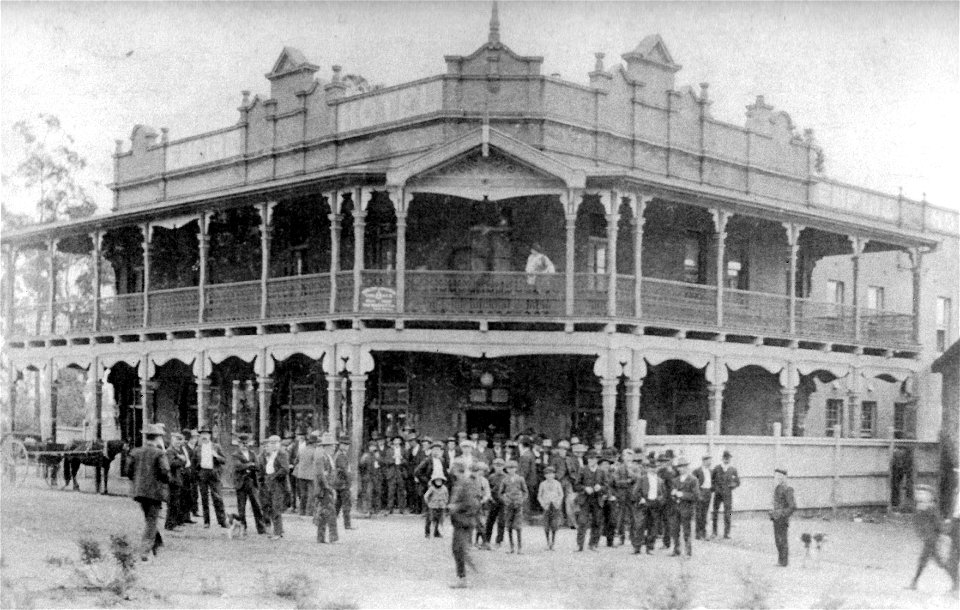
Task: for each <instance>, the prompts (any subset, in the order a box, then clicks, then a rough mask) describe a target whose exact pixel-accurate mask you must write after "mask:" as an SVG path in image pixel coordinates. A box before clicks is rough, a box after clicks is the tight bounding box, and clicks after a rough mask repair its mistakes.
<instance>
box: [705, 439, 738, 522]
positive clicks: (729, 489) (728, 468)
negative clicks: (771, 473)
mask: <svg viewBox="0 0 960 610" xmlns="http://www.w3.org/2000/svg"><path fill="white" fill-rule="evenodd" d="M732 457H733V456H732V455H731V454H730V452H729V451H724V452H723V462H721V463H720V464H717V466H716V467H715V468H714V469H713V472H712V473H711V482H712V483H713V538H716V537H717V515H718V513H719V511H720V505H721V504H723V537H724V538H729V537H730V521H731V513H732V512H733V490H734V489H736V488H737V487H739V486H740V475H738V474H737V469H736V468H734V467H733V466H732V465H731V464H730V459H731V458H732Z"/></svg>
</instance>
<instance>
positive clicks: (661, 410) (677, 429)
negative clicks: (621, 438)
mask: <svg viewBox="0 0 960 610" xmlns="http://www.w3.org/2000/svg"><path fill="white" fill-rule="evenodd" d="M647 371H648V372H647V376H646V377H644V379H643V389H642V391H641V395H640V418H641V419H645V420H647V432H648V433H649V434H703V433H704V431H705V430H706V422H707V420H708V419H709V418H710V410H709V404H708V400H707V380H706V377H705V369H698V368H695V367H694V366H693V365H692V364H690V363H688V362H684V361H683V360H667V361H665V362H663V363H661V364H658V365H656V366H649V367H648V369H647Z"/></svg>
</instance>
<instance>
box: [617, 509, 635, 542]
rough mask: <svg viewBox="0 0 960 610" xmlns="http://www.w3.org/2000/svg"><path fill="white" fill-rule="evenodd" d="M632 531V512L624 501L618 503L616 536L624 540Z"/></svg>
mask: <svg viewBox="0 0 960 610" xmlns="http://www.w3.org/2000/svg"><path fill="white" fill-rule="evenodd" d="M632 531H633V511H632V510H630V505H629V503H628V502H626V501H622V502H620V515H619V518H618V519H617V536H620V538H621V539H623V538H626V536H627V535H628V534H630V533H631V532H632Z"/></svg>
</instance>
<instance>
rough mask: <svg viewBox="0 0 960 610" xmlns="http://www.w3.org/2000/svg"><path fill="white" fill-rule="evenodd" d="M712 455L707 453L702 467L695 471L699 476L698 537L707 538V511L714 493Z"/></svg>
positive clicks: (703, 458)
mask: <svg viewBox="0 0 960 610" xmlns="http://www.w3.org/2000/svg"><path fill="white" fill-rule="evenodd" d="M710 460H711V458H710V456H709V455H705V456H703V457H702V458H701V460H700V467H699V468H697V469H696V470H694V471H693V476H695V477H696V478H697V510H696V519H695V521H696V530H697V531H696V538H697V540H706V538H707V511H709V510H710V497H711V496H712V495H713V468H711V465H710Z"/></svg>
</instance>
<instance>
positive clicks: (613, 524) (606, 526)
mask: <svg viewBox="0 0 960 610" xmlns="http://www.w3.org/2000/svg"><path fill="white" fill-rule="evenodd" d="M620 513H621V510H620V502H617V501H616V500H614V501H609V500H608V501H606V502H604V503H603V535H604V536H605V537H606V539H607V546H613V539H614V538H616V536H617V526H618V525H619V524H620Z"/></svg>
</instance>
